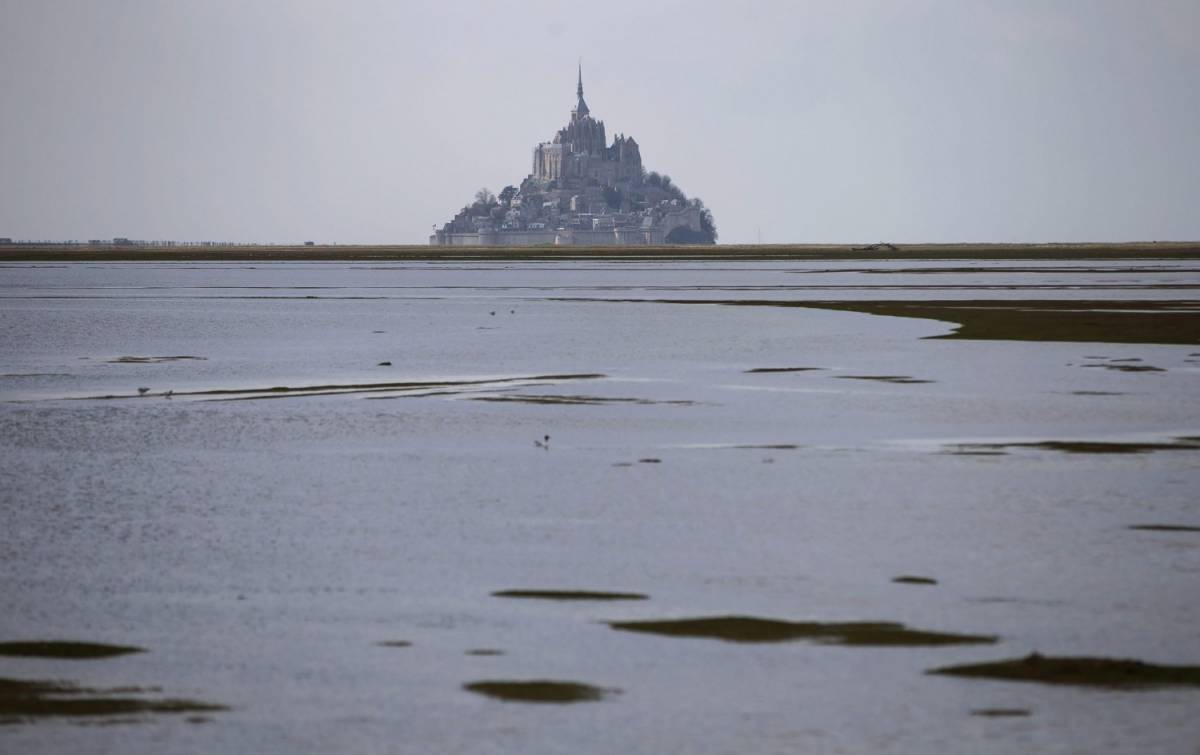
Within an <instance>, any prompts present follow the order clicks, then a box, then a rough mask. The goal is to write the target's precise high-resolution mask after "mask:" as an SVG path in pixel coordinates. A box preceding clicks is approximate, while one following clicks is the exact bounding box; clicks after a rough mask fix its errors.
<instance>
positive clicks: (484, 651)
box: [467, 648, 504, 656]
mask: <svg viewBox="0 0 1200 755" xmlns="http://www.w3.org/2000/svg"><path fill="white" fill-rule="evenodd" d="M467 655H479V656H492V655H504V651H503V650H497V649H496V648H472V649H471V650H468V651H467Z"/></svg>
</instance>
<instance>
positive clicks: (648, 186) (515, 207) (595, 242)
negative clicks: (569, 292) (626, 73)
mask: <svg viewBox="0 0 1200 755" xmlns="http://www.w3.org/2000/svg"><path fill="white" fill-rule="evenodd" d="M575 95H576V103H575V107H574V108H573V109H572V110H571V120H570V122H569V123H567V125H566V126H564V127H563V128H561V129H559V131H558V133H557V134H555V135H554V138H553V139H552V140H551V141H548V142H542V143H541V144H539V145H537V146H536V147H534V150H533V170H532V172H531V173H530V174H529V175H528V176H527V177H526V178H525V180H524V181H522V182H521V184H520V186H519V187H518V186H508V187H505V189H504V190H503V191H501V192H500V195H499V196H498V197H497V196H493V195H491V193H490V192H487V191H486V190H480V192H479V193H477V194H476V197H475V202H474V203H473V204H470V205H467V206H466V207H464V208H463V209H462V210H461V211H460V212H459V213H458V214H457V215H456V216H455V217H454V218H453V219H452V220H451V221H450V222H449V223H446V224H445V225H444V226H442V228H441V229H439V230H437V231H436V232H435V233H434V234H433V235H432V236H431V237H430V239H429V243H430V244H433V245H438V246H535V245H548V244H557V245H586V246H621V245H659V244H672V243H682V244H696V243H704V244H711V243H714V242H715V241H716V227H715V224H714V223H713V219H712V215H711V213H709V211H708V210H707V209H706V208H705V207H704V204H703V202H701V201H700V200H698V199H691V200H689V199H688V198H687V196H686V195H685V194H684V193H683V191H682V190H680V189H679V187H677V186H675V185H674V184H672V183H671V179H670V177H669V176H662V175H659V174H658V173H654V172H651V173H647V172H646V171H645V169H644V168H643V167H642V155H641V151H640V150H639V148H638V143H637V141H635V140H634V139H633V137H626V136H625V135H623V134H618V135H617V136H616V137H615V138H614V139H613V141H612V144H609V143H608V138H607V136H606V134H605V129H604V121H600V120H596V119H595V118H593V117H592V114H591V111H590V110H589V109H588V106H587V102H585V101H584V99H583V70H582V67H581V68H580V71H579V79H578V86H577V88H576V92H575Z"/></svg>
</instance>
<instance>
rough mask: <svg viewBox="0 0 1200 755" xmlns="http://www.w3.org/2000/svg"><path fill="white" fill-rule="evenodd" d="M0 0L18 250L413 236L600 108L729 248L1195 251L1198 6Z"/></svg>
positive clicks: (511, 175) (1185, 0)
mask: <svg viewBox="0 0 1200 755" xmlns="http://www.w3.org/2000/svg"><path fill="white" fill-rule="evenodd" d="M596 7H597V6H595V5H594V4H570V3H561V2H541V1H537V2H520V3H492V2H455V3H447V2H441V1H438V2H414V1H412V0H405V1H404V2H368V1H363V0H356V1H354V2H318V1H316V0H277V1H273V2H267V1H257V2H252V1H248V0H236V1H235V0H204V1H203V2H167V1H166V0H145V1H142V2H138V1H134V0H104V1H103V2H101V1H98V0H97V1H88V0H0V35H2V37H3V42H2V44H0V103H2V108H3V118H2V119H0V177H2V181H0V236H11V237H13V238H22V239H29V238H33V239H59V240H62V239H88V238H110V237H112V236H129V237H132V238H144V239H189V240H201V239H213V240H231V241H248V242H280V243H285V242H297V241H301V240H305V239H313V240H315V241H317V242H321V243H331V242H336V243H425V241H426V240H427V238H428V234H429V232H430V230H431V228H432V226H433V225H434V224H439V225H440V224H441V223H443V222H445V221H446V220H448V219H449V218H450V216H451V215H452V214H453V213H454V212H455V211H456V210H457V209H458V208H460V207H462V206H463V205H464V204H467V203H468V202H469V201H470V200H471V198H472V195H473V193H474V192H475V190H476V189H478V188H479V187H481V186H486V187H488V188H490V189H492V190H493V191H498V190H499V189H501V188H502V187H503V186H504V185H505V184H510V183H511V184H516V183H519V182H520V180H521V179H522V178H523V177H524V176H525V175H527V174H528V173H529V170H530V159H531V158H530V155H531V150H532V148H533V147H534V145H535V144H536V143H537V142H539V141H542V140H546V139H549V138H550V137H552V136H553V134H554V132H555V131H556V130H557V129H558V128H559V127H561V126H562V125H563V124H564V123H565V122H566V120H567V117H568V114H569V111H570V108H571V106H572V104H573V102H574V88H575V65H576V60H577V59H578V58H580V57H582V59H583V67H584V85H585V88H586V93H587V101H588V104H589V105H590V107H591V109H592V114H593V115H594V116H595V117H597V118H600V119H602V120H604V121H605V123H606V126H607V128H608V132H609V134H610V136H611V135H614V134H616V133H618V132H623V133H625V134H627V135H632V136H634V137H636V139H637V140H638V142H639V143H640V144H641V148H642V156H643V158H644V160H645V163H646V167H647V168H648V169H651V170H657V171H659V172H663V173H667V174H669V175H671V177H672V178H673V179H674V181H675V183H677V184H678V185H679V186H680V187H682V188H683V189H684V191H686V192H687V193H688V195H689V196H698V197H701V198H702V199H703V200H704V201H705V203H706V204H707V205H708V206H709V207H710V208H711V209H712V210H713V213H714V215H715V218H716V222H717V226H718V228H719V230H720V234H721V241H722V242H723V243H738V242H754V241H756V240H759V239H760V238H761V240H762V241H764V242H775V243H778V242H857V241H878V240H888V241H896V242H915V241H930V242H943V241H944V242H948V241H966V240H971V241H1064V240H1098V241H1099V240H1132V239H1139V240H1150V239H1176V240H1180V239H1200V210H1198V208H1200V75H1198V74H1197V72H1198V71H1200V3H1197V2H1194V0H1178V1H1177V2H1167V1H1158V2H1153V1H1147V2H1139V3H1132V2H1126V1H1125V0H1079V1H1076V2H1070V1H1066V0H1064V1H1061V2H1048V1H1045V0H1041V1H1031V2H1021V1H1019V0H1013V1H1011V2H975V1H967V0H945V1H936V0H924V1H921V0H911V1H908V2H900V1H899V0H896V1H892V2H846V1H844V0H828V1H827V2H804V3H801V2H795V3H788V2H757V3H750V2H746V3H738V4H732V3H715V2H714V3H701V2H646V1H640V2H625V1H624V0H620V1H616V2H608V3H604V4H603V5H602V6H600V7H601V10H600V11H597V10H595V8H596Z"/></svg>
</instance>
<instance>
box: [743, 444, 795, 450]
mask: <svg viewBox="0 0 1200 755" xmlns="http://www.w3.org/2000/svg"><path fill="white" fill-rule="evenodd" d="M732 448H736V449H739V450H746V451H795V450H796V449H798V448H800V446H798V445H796V444H795V443H746V444H743V445H739V446H732Z"/></svg>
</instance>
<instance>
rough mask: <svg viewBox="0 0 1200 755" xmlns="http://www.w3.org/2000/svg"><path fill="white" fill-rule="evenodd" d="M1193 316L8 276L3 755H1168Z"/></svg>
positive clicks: (203, 278) (1176, 687) (1191, 580)
mask: <svg viewBox="0 0 1200 755" xmlns="http://www.w3.org/2000/svg"><path fill="white" fill-rule="evenodd" d="M1197 285H1200V280H1198V279H1197V277H1196V263H1195V260H1192V259H1177V260H1172V259H1144V260H1138V259H1111V258H1109V259H1103V260H1100V259H1088V258H1086V257H1082V258H1081V257H1078V256H1075V257H1074V258H1064V259H1059V260H1054V259H1044V260H1036V259H1031V260H1022V262H1021V263H1020V264H1014V263H1013V262H1011V261H1008V262H1002V261H998V260H978V261H970V260H954V261H953V262H947V261H936V260H927V261H923V260H920V259H911V258H909V259H904V260H902V261H897V262H894V263H891V262H887V261H884V260H879V259H857V260H856V259H852V258H845V259H838V260H836V261H822V260H820V259H815V258H814V259H776V260H762V261H758V262H736V261H731V260H716V259H714V260H708V261H704V262H700V261H695V260H671V261H655V260H649V259H647V260H641V261H631V260H626V261H621V262H614V261H608V260H605V259H592V260H574V261H546V260H540V261H521V260H508V261H505V260H496V261H488V260H481V259H460V260H445V261H440V262H419V261H407V262H406V261H387V260H375V261H370V260H364V261H362V262H342V263H269V262H268V263H263V262H256V263H254V264H250V265H247V264H241V263H221V262H209V263H194V264H193V263H189V264H186V265H185V264H164V263H159V262H143V263H132V264H106V263H101V262H88V263H76V264H70V265H66V266H57V267H53V266H42V265H36V264H32V265H30V264H22V265H16V264H13V265H2V266H0V506H2V510H3V512H4V524H3V526H0V569H2V573H3V574H4V578H3V580H0V602H2V604H3V606H4V611H3V612H2V613H0V677H3V679H4V681H3V683H2V684H0V722H3V723H4V724H6V725H4V726H0V751H5V752H9V751H11V752H31V753H39V752H47V753H48V752H65V751H72V752H75V751H78V752H87V751H120V752H132V753H151V752H153V753H160V752H212V751H244V752H248V751H254V752H264V753H285V752H286V753H292V752H313V753H317V752H334V751H364V750H372V749H373V750H388V751H397V752H442V753H484V752H496V751H511V752H530V753H538V752H561V751H564V748H566V749H568V750H569V751H571V752H584V753H615V752H648V751H653V752H673V751H689V752H697V753H722V752H730V751H737V752H825V751H838V750H841V751H847V752H882V751H887V752H905V753H927V752H947V751H972V752H997V753H1025V752H1031V751H1037V752H1052V753H1053V752H1063V753H1066V752H1079V751H1087V752H1131V751H1139V752H1140V751H1148V752H1149V751H1153V752H1167V753H1170V752H1181V753H1189V755H1190V753H1191V752H1192V750H1193V749H1194V743H1195V742H1196V741H1198V740H1200V724H1198V723H1197V721H1196V719H1195V716H1194V711H1195V708H1196V704H1197V703H1198V702H1200V689H1197V688H1196V687H1195V686H1194V685H1193V684H1191V683H1190V682H1187V680H1189V679H1192V678H1193V676H1191V675H1193V674H1194V668H1195V667H1196V666H1198V665H1200V653H1198V650H1197V644H1196V636H1195V627H1196V626H1197V625H1200V606H1198V605H1197V604H1198V603H1200V601H1195V600H1192V599H1190V596H1191V595H1193V594H1194V592H1195V585H1196V580H1197V578H1200V539H1197V537H1196V534H1195V533H1196V531H1197V528H1200V508H1198V507H1197V501H1200V467H1198V466H1197V459H1200V456H1197V453H1196V452H1197V450H1200V441H1198V440H1197V438H1200V402H1198V401H1196V397H1197V391H1198V389H1200V364H1198V363H1197V362H1198V360H1197V358H1196V355H1197V353H1198V352H1197V351H1196V347H1195V346H1192V345H1189V344H1193V343H1196V341H1195V340H1194V337H1195V336H1196V332H1195V329H1194V327H1195V325H1194V317H1195V309H1196V307H1195V291H1196V286H1197ZM722 305H729V306H722ZM1164 334H1165V335H1164ZM950 336H953V337H950ZM1188 339H1192V340H1188ZM163 355H168V356H163ZM169 355H189V356H187V357H184V356H169ZM385 365H386V366H385ZM137 651H144V652H137ZM1035 653H1036V655H1034V654H1035ZM1030 658H1034V659H1035V660H1034V661H1030V660H1029V659H1030ZM997 659H1001V660H997ZM1031 669H1032V671H1031ZM931 670H937V671H939V673H927V672H929V671H931ZM943 671H944V672H945V673H941V672H943ZM1034 672H1036V673H1034ZM1180 674H1182V675H1183V676H1180ZM1114 675H1115V676H1114ZM1172 675H1173V676H1172ZM1018 677H1022V678H1023V679H1024V681H1025V682H1026V683H1011V682H1012V680H1015V679H1017V678H1018ZM1034 677H1038V678H1034ZM1112 679H1117V680H1118V681H1115V682H1114V681H1111V680H1112ZM1180 679H1183V680H1184V682H1180V681H1179V680H1180ZM1097 680H1102V681H1097ZM1169 680H1175V681H1169ZM1001 682H1003V683H1001ZM1035 682H1046V683H1035ZM148 683H152V684H153V686H148ZM569 703H579V704H569ZM5 706H7V707H5ZM196 722H203V723H204V725H203V726H196V725H195V723H196ZM95 724H104V725H102V726H97V725H95Z"/></svg>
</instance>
